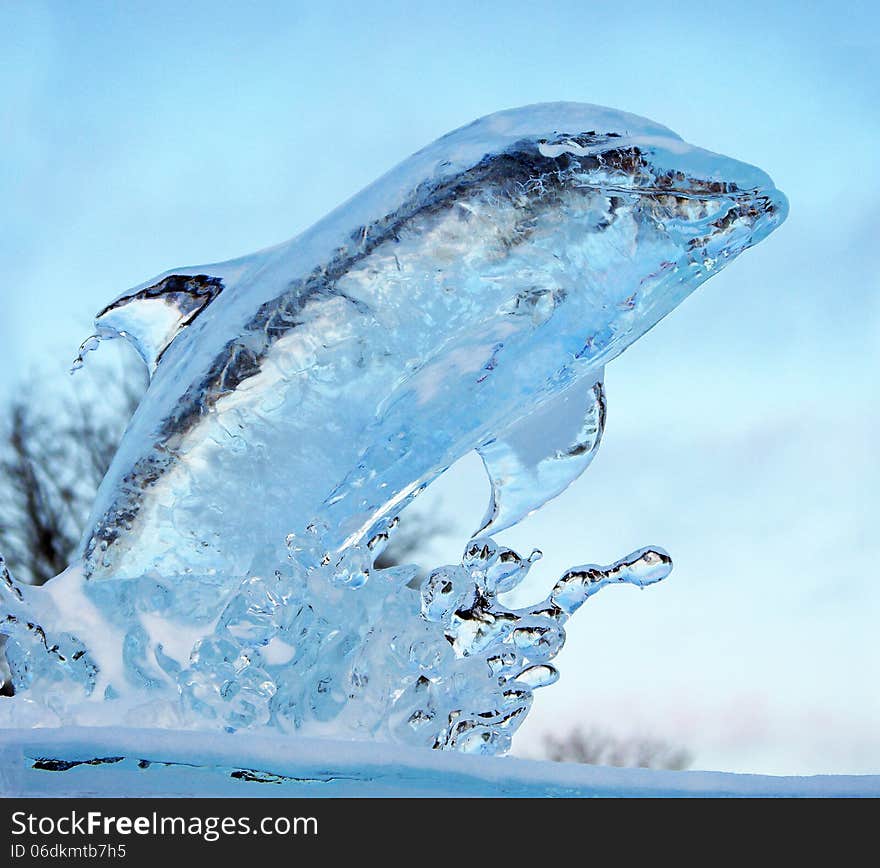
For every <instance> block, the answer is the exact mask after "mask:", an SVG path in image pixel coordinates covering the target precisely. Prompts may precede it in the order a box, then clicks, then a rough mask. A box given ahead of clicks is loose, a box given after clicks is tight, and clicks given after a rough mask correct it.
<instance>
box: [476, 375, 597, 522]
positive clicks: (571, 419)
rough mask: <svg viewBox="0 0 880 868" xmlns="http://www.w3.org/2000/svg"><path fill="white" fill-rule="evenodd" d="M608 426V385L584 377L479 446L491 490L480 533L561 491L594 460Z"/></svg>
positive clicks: (523, 513) (519, 517)
mask: <svg viewBox="0 0 880 868" xmlns="http://www.w3.org/2000/svg"><path fill="white" fill-rule="evenodd" d="M604 427H605V390H604V387H603V385H602V379H601V375H600V378H599V380H597V381H593V379H592V378H585V379H582V380H581V381H579V382H577V383H575V384H574V385H573V386H570V387H569V388H568V389H567V390H566V391H564V392H562V393H561V394H560V395H559V396H558V397H556V398H554V399H553V400H551V401H548V402H546V403H545V404H542V405H539V406H538V408H537V409H535V410H533V411H532V412H531V413H530V414H529V415H528V416H526V417H525V418H524V419H520V420H519V421H517V422H516V423H514V424H513V425H512V426H510V427H509V428H507V429H506V430H505V431H502V432H501V433H500V434H499V435H498V436H497V437H494V438H493V439H492V440H490V441H488V442H487V443H484V444H483V445H482V446H480V447H478V448H477V452H479V453H480V457H481V458H482V459H483V464H484V465H485V467H486V472H487V473H488V474H489V481H490V482H491V484H492V495H491V498H490V500H489V508H488V509H487V511H486V515H485V516H484V517H483V521H482V522H481V525H480V528H479V530H478V531H477V533H476V534H475V535H479V534H483V533H486V532H488V531H492V532H493V533H497V532H498V531H501V530H504V529H505V528H508V527H511V526H512V525H514V524H516V523H517V522H518V521H521V520H522V519H523V518H525V516H527V515H528V514H529V513H530V512H534V510H536V509H538V508H539V507H540V506H543V504H545V503H546V502H547V501H548V500H552V499H553V498H554V497H556V496H557V495H559V494H562V492H563V491H565V489H566V488H568V486H569V485H571V483H572V482H574V480H575V479H577V478H578V476H580V475H581V473H583V472H584V470H586V469H587V466H588V465H589V463H590V462H591V461H592V460H593V455H595V453H596V449H597V448H598V446H599V440H600V439H601V437H602V430H603V428H604Z"/></svg>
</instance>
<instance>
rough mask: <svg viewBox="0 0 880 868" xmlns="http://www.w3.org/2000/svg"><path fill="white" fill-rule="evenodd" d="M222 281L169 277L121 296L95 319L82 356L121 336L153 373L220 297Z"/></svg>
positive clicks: (197, 276)
mask: <svg viewBox="0 0 880 868" xmlns="http://www.w3.org/2000/svg"><path fill="white" fill-rule="evenodd" d="M222 289H223V281H222V280H221V279H220V278H219V277H210V276H208V275H207V274H192V275H190V274H170V275H168V276H167V277H164V278H162V279H161V280H159V281H157V282H156V283H153V284H151V285H150V286H146V287H143V288H141V289H136V290H132V291H131V292H128V293H125V294H124V295H121V296H120V297H119V298H117V299H116V301H114V302H112V303H110V304H109V305H107V307H105V308H104V309H103V310H102V311H100V312H99V313H98V315H97V317H95V327H96V328H97V334H96V335H95V336H94V337H92V338H89V339H88V340H87V341H86V342H85V343H84V344H83V345H82V347H81V349H80V355H79V357H78V359H77V362H75V363H74V369H75V368H76V367H78V366H79V365H81V364H82V357H83V354H84V353H85V352H87V351H89V350H92V349H94V348H95V347H96V346H97V343H98V341H99V340H101V339H104V338H115V337H124V338H126V339H127V340H128V341H129V342H130V343H131V344H132V346H133V347H134V348H135V350H137V352H138V355H139V356H140V357H141V358H142V359H143V360H144V363H145V364H146V366H147V368H148V369H149V372H150V376H152V375H153V372H154V371H155V370H156V366H157V365H158V364H159V360H160V359H161V358H162V354H163V353H164V352H165V350H167V349H168V347H169V346H170V345H171V342H172V341H173V340H174V339H175V337H177V335H178V334H179V333H180V332H181V331H182V330H183V329H185V328H186V327H187V326H188V325H190V324H191V323H192V322H193V320H194V319H195V318H196V317H197V316H198V315H199V314H200V313H201V312H202V311H203V310H204V309H205V308H206V307H207V306H208V305H209V304H210V303H211V302H212V301H213V300H214V299H215V298H216V297H217V296H218V295H219V294H220V292H221V291H222Z"/></svg>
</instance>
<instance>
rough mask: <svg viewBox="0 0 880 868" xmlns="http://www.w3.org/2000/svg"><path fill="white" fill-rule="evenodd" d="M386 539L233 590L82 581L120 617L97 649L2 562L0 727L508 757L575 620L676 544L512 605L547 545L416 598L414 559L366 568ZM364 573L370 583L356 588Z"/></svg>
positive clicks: (90, 595) (590, 570) (462, 567)
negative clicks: (338, 559)
mask: <svg viewBox="0 0 880 868" xmlns="http://www.w3.org/2000/svg"><path fill="white" fill-rule="evenodd" d="M380 546H381V543H379V544H377V545H375V546H374V549H373V551H369V550H367V551H363V550H352V551H350V552H349V553H348V554H347V555H346V558H345V564H344V566H343V567H342V568H340V566H339V565H336V566H330V565H324V566H317V567H313V568H312V569H303V568H302V567H301V565H300V564H299V562H298V561H297V559H296V557H295V556H294V555H291V557H290V558H288V559H287V562H286V564H285V565H284V566H283V568H281V569H278V570H276V571H274V573H273V574H272V575H270V576H267V577H263V576H250V577H248V578H246V579H245V580H244V581H243V582H242V583H241V585H240V586H239V588H238V589H237V590H236V591H235V592H234V593H233V594H232V595H231V596H228V597H223V596H220V597H218V596H217V595H216V594H213V595H212V594H210V593H206V590H207V589H206V588H205V587H204V585H203V583H201V582H199V583H197V586H196V584H194V585H193V586H191V587H190V586H188V583H186V582H184V583H183V584H181V583H173V584H172V583H168V582H164V581H162V580H161V579H160V578H158V577H152V578H147V577H143V578H141V579H135V580H128V581H124V582H112V583H111V582H105V583H98V584H95V583H92V584H85V583H83V582H82V579H81V577H80V582H81V586H82V592H83V593H84V595H85V598H86V599H87V600H89V601H90V602H91V603H92V604H93V605H94V606H96V607H98V608H99V609H100V610H101V611H102V612H106V613H108V614H109V621H108V622H107V623H106V624H104V625H103V631H104V634H105V635H104V640H103V642H100V643H96V645H98V646H99V647H96V648H94V649H87V648H86V646H85V645H84V644H83V643H82V642H80V641H79V640H78V639H77V638H76V636H75V635H73V634H72V633H71V632H68V631H67V630H65V629H64V628H65V626H66V625H67V624H68V623H70V625H71V626H72V627H74V628H75V626H76V624H77V623H78V621H79V620H80V617H81V615H80V613H79V612H73V613H66V612H65V611H64V610H63V609H62V608H60V607H58V606H56V607H54V611H53V612H52V614H49V615H48V617H49V621H47V624H51V625H52V626H51V627H48V628H47V627H44V626H43V625H42V624H37V623H36V622H35V621H34V620H33V615H34V611H33V605H32V604H33V599H34V598H36V597H38V596H39V594H40V593H41V592H40V589H35V588H26V587H21V586H19V585H17V584H16V583H15V582H14V581H13V579H12V578H11V576H10V575H9V572H8V570H7V569H6V568H5V566H4V565H2V564H0V578H2V580H3V584H4V586H5V588H6V590H7V592H8V594H10V595H11V600H8V601H7V612H6V615H5V623H4V625H3V631H4V632H5V633H6V634H7V636H8V639H7V646H6V654H7V659H8V661H9V665H10V669H11V672H12V678H13V684H14V687H15V691H16V699H15V700H14V701H13V702H4V703H3V704H2V705H0V726H2V725H9V724H17V725H37V724H39V725H58V724H77V723H92V724H95V723H101V724H102V725H111V724H122V725H128V726H142V725H145V724H151V725H154V726H161V727H172V728H173V727H178V728H179V727H185V728H196V729H198V728H223V729H225V730H227V731H237V730H257V729H262V728H266V727H271V728H275V729H280V730H281V731H284V732H294V731H301V732H302V733H303V734H306V735H309V734H313V735H328V734H332V735H333V736H334V737H349V738H371V739H377V740H383V741H387V740H392V741H398V742H401V743H408V744H413V745H421V746H424V747H432V748H442V749H454V750H459V751H465V752H477V753H498V752H503V751H506V750H507V749H508V748H509V747H510V740H511V738H512V736H513V734H514V732H515V731H516V729H517V728H518V727H519V726H520V724H521V723H522V722H523V720H524V719H525V715H526V714H527V712H528V710H529V708H530V707H531V703H532V694H533V691H534V690H535V689H537V688H539V687H545V686H548V685H550V684H553V683H554V682H555V681H556V680H557V678H558V673H557V670H556V668H555V667H554V666H553V665H552V663H551V661H552V660H553V658H554V657H555V656H556V655H557V654H558V652H559V651H560V650H561V648H562V646H563V644H564V642H565V629H564V625H565V624H566V622H567V621H568V619H569V617H571V615H572V614H573V613H574V612H575V611H577V609H579V608H580V607H581V606H582V605H583V603H585V602H586V601H587V599H589V598H590V597H591V596H592V595H593V594H595V593H596V592H597V591H599V590H601V589H602V588H603V587H605V586H606V585H609V584H614V583H625V584H631V585H636V586H638V587H645V586H646V585H649V584H653V583H654V582H657V581H660V580H661V579H663V578H665V577H666V575H668V573H669V571H670V569H671V561H670V559H669V557H668V555H666V553H665V552H663V551H662V550H660V549H642V550H639V551H637V552H634V553H633V554H631V555H629V556H628V557H627V558H624V559H623V560H621V561H618V562H617V563H615V564H612V565H611V566H609V567H599V566H596V565H593V564H590V565H586V566H581V567H576V568H574V569H571V570H569V571H567V572H566V574H565V575H564V576H562V578H561V579H560V580H559V581H558V582H557V583H556V584H555V586H554V587H553V589H552V591H551V592H550V594H549V595H548V596H547V597H546V598H545V599H544V600H542V601H541V602H540V603H537V604H536V605H533V606H529V607H527V608H523V609H510V608H507V607H506V606H504V605H503V603H502V602H501V601H500V600H499V599H498V598H499V595H501V594H504V593H506V592H508V591H510V590H512V589H513V588H515V587H516V586H517V585H519V584H520V582H522V581H523V579H524V578H525V577H526V575H527V574H528V571H529V568H530V567H531V566H532V564H533V563H534V562H535V561H537V560H538V559H539V557H540V553H539V552H537V551H535V552H533V553H532V554H531V555H530V556H529V557H528V558H522V557H520V556H519V555H518V554H517V553H516V552H514V551H513V550H512V549H509V548H505V547H504V546H499V545H497V544H496V543H495V542H494V541H493V540H492V539H490V538H488V537H482V538H478V539H474V540H472V541H471V542H470V543H469V544H468V546H467V549H466V550H465V553H464V556H463V557H462V560H461V562H460V563H459V564H455V565H448V566H444V567H439V568H437V569H435V570H434V571H433V572H431V574H430V575H429V576H427V578H425V579H424V581H422V583H421V585H420V587H419V588H418V590H416V589H413V588H412V587H411V586H410V585H411V583H412V580H413V578H414V576H415V573H416V568H415V567H406V566H403V567H392V568H389V569H374V568H373V567H372V560H373V558H374V557H375V556H376V555H377V554H378V552H379V550H380ZM361 572H363V573H364V574H365V575H364V580H358V581H354V582H353V581H351V576H352V574H353V573H361ZM68 579H70V577H68ZM366 579H369V581H366ZM60 602H63V601H60V600H58V601H56V603H60ZM80 602H82V601H80ZM40 608H41V609H42V610H43V612H44V613H46V614H48V612H49V609H50V607H48V606H47V605H46V603H45V601H43V602H42V603H41V604H40ZM414 610H415V612H416V613H418V612H419V610H420V613H421V614H420V616H419V615H416V616H414ZM187 612H188V615H189V621H190V624H189V627H188V628H187V629H185V630H184V631H183V633H182V634H181V632H179V631H180V627H181V625H182V623H183V621H184V617H185V613H187ZM159 623H161V624H162V625H163V626H162V627H159V626H157V624H159ZM47 630H48V632H47ZM120 657H121V663H122V665H121V666H119V665H114V663H113V660H114V658H120ZM4 712H5V714H4Z"/></svg>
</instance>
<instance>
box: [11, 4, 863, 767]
mask: <svg viewBox="0 0 880 868" xmlns="http://www.w3.org/2000/svg"><path fill="white" fill-rule="evenodd" d="M184 7H185V8H184ZM878 24H880V20H878V13H877V11H875V8H874V7H873V4H869V3H850V4H847V6H846V10H845V14H844V12H843V10H842V8H841V6H840V5H839V4H832V3H824V4H823V3H816V4H810V6H809V8H805V6H804V5H802V4H800V3H777V4H768V3H748V2H744V3H738V4H736V5H735V7H734V6H733V5H730V6H728V7H725V8H723V9H722V8H720V7H717V8H716V7H708V6H706V4H705V3H677V4H674V5H670V4H647V3H617V4H607V3H603V4H591V3H584V2H577V3H563V2H559V3H553V2H548V3H543V4H535V3H516V2H505V3H481V4H473V3H444V4H436V3H427V2H424V3H408V4H395V3H388V2H383V3H372V4H371V3H366V2H361V3H334V2H328V3H325V4H314V3H310V4H297V3H277V4H273V3H251V4H246V3H238V4H222V3H217V2H212V3H189V4H177V3H165V2H153V3H149V4H147V3H126V4H117V3H99V2H86V3H78V4H71V3H62V2H54V3H40V2H30V3H27V4H24V3H4V4H0V202H2V208H0V300H2V308H0V310H2V313H0V395H7V394H9V393H10V392H11V391H12V390H14V389H15V388H16V387H17V384H19V383H20V382H21V381H22V380H23V378H24V377H25V376H26V375H28V374H29V373H30V372H31V371H33V370H37V371H39V373H40V375H41V376H42V377H43V378H44V381H45V382H46V383H51V382H52V381H53V379H57V378H60V377H62V376H64V371H65V370H66V367H67V365H68V364H69V361H70V359H71V357H72V355H73V352H74V350H75V348H76V346H77V345H78V343H79V341H80V340H81V339H82V338H83V337H85V336H86V335H87V334H88V333H89V324H90V319H91V315H92V314H93V313H94V312H95V311H96V310H98V309H99V308H100V307H101V306H102V305H103V304H105V303H106V302H107V301H108V300H110V299H111V298H113V297H115V296H116V295H117V294H118V293H119V292H121V291H122V290H123V289H125V288H127V287H129V286H131V285H134V284H137V283H139V282H141V281H142V280H144V279H146V278H148V277H150V276H152V275H154V274H156V273H158V272H161V271H163V270H165V269H167V268H171V267H174V266H180V265H188V264H199V263H206V262H212V261H217V260H222V259H227V258H230V257H232V256H235V255H238V254H243V253H248V252H251V251H253V250H255V249H257V248H260V247H264V246H267V245H269V244H272V243H275V242H278V241H282V240H284V239H286V238H288V237H290V236H292V235H294V234H296V233H297V232H299V231H301V230H302V229H304V228H306V227H307V226H308V225H310V224H311V223H312V222H313V221H315V220H316V219H318V218H319V217H321V216H322V215H323V214H324V213H326V211H328V210H329V209H330V208H332V207H333V206H335V205H336V204H338V203H339V202H340V201H342V200H344V199H345V198H347V197H348V196H350V195H351V194H352V193H353V192H355V191H356V190H358V189H359V188H360V187H362V186H364V185H365V184H367V183H369V182H370V181H371V180H373V179H374V178H375V177H376V176H377V175H379V174H380V173H381V172H383V171H384V170H386V169H387V168H389V167H391V166H392V165H394V164H395V163H397V162H398V161H399V160H401V159H402V158H404V157H406V156H407V155H408V154H410V153H411V152H412V151H414V150H416V149H417V148H419V147H421V146H422V145H424V144H425V143H427V142H429V141H431V140H432V139H434V138H436V137H437V136H439V135H441V134H443V133H444V132H447V131H448V130H450V129H452V128H454V127H457V126H459V125H461V124H463V123H467V122H468V121H470V120H472V119H474V118H475V117H478V116H480V115H483V114H486V113H489V112H492V111H495V110H497V109H500V108H506V107H510V106H515V105H522V104H526V103H530V102H537V101H544V100H559V99H567V100H578V101H584V102H594V103H599V104H604V105H610V106H614V107H616V108H621V109H625V110H628V111H631V112H635V113H637V114H642V115H646V116H648V117H650V118H652V119H654V120H657V121H659V122H661V123H664V124H666V125H668V126H670V127H672V128H673V129H674V130H676V131H677V132H679V133H680V134H681V135H682V136H683V137H684V138H686V139H688V140H689V141H691V142H693V143H694V144H697V145H700V146H703V147H706V148H709V149H712V150H717V151H720V152H722V153H725V154H728V155H729V156H732V157H736V158H738V159H742V160H745V161H747V162H752V163H755V164H756V165H758V166H760V167H761V168H763V169H765V170H766V171H767V172H769V174H770V175H771V176H772V177H773V178H774V180H775V181H776V183H777V185H778V186H779V187H780V188H781V189H782V190H784V191H785V192H786V194H787V195H788V196H789V199H790V202H791V215H790V217H789V220H788V222H787V223H786V224H785V225H784V226H783V227H782V228H781V229H780V230H779V231H778V232H777V233H775V234H774V235H773V236H772V237H771V238H770V239H769V240H768V241H766V242H765V243H764V244H762V245H761V246H760V247H758V248H756V249H755V250H753V251H750V252H749V253H748V254H746V255H745V256H744V257H742V259H740V260H738V261H737V262H736V263H734V264H733V265H732V266H731V267H730V268H729V269H727V270H726V271H724V272H723V273H721V274H720V275H719V276H717V277H716V278H713V279H712V280H711V281H710V282H709V283H707V284H706V285H705V286H704V287H702V288H701V289H700V290H699V291H698V292H697V293H696V294H695V295H694V296H693V297H692V298H691V299H689V300H688V301H687V302H686V303H685V304H684V305H683V306H682V307H681V308H680V309H678V310H677V311H675V312H674V313H673V314H672V315H671V316H670V317H669V318H668V319H667V320H666V321H665V322H663V323H662V324H661V325H660V326H658V327H657V328H656V329H655V330H654V331H653V332H651V333H650V334H649V335H648V336H646V337H645V338H644V339H643V340H641V341H639V342H638V343H637V344H636V345H635V346H633V347H632V348H631V349H630V350H629V351H628V352H627V353H626V354H625V355H624V356H623V357H621V358H620V359H618V360H617V361H616V362H614V363H613V364H612V365H611V366H610V368H609V370H608V372H607V380H606V384H607V389H608V401H609V421H608V429H607V433H606V438H605V441H604V443H603V446H602V449H601V450H600V453H599V455H598V457H597V459H596V461H595V463H594V465H593V467H592V468H591V469H590V470H589V471H588V473H587V474H586V475H585V476H584V478H582V479H581V480H580V481H579V482H578V483H577V484H576V485H575V486H573V487H572V488H571V489H570V490H569V491H568V492H567V493H566V494H565V495H564V496H563V497H561V498H559V499H558V500H557V501H556V502H554V503H553V504H551V505H549V506H548V507H547V508H546V509H545V510H542V511H541V512H540V513H538V514H536V515H535V516H533V517H531V518H530V519H528V520H527V521H526V522H524V523H523V524H522V525H521V526H520V527H518V528H516V529H514V530H513V531H511V532H509V533H508V534H507V535H506V538H505V541H507V542H508V543H510V544H513V545H515V546H521V547H522V548H529V547H530V546H533V545H536V546H539V547H541V548H542V549H543V550H544V551H545V553H546V557H545V560H544V561H543V562H542V564H541V570H540V571H537V570H536V572H540V575H538V576H537V577H536V579H535V583H536V584H535V585H534V586H533V588H532V590H533V591H534V593H536V594H537V593H539V592H540V591H541V590H542V588H541V587H540V584H541V582H542V581H543V582H544V583H545V584H546V583H549V582H551V581H552V580H553V579H554V578H555V577H556V576H557V575H558V573H559V572H560V571H561V570H563V569H564V568H565V567H567V566H569V565H570V564H571V563H575V562H582V561H597V562H606V561H610V560H613V559H615V558H617V557H619V556H621V555H623V554H625V553H626V552H628V551H630V550H631V549H633V548H636V547H638V546H641V545H646V544H649V543H658V544H661V545H663V546H665V547H666V548H667V549H668V550H669V551H670V553H671V554H672V555H673V558H674V560H675V562H676V567H675V570H674V571H673V573H672V576H671V577H670V578H669V579H668V580H667V581H666V582H664V583H663V584H661V585H660V586H657V587H654V588H651V589H649V590H646V591H644V592H641V593H639V592H636V591H633V590H631V589H626V588H620V589H609V590H607V591H605V592H604V593H603V594H602V595H600V596H599V597H597V598H596V599H594V600H593V601H592V602H591V603H590V605H589V606H588V607H586V608H585V610H584V611H582V612H581V613H580V614H579V615H578V619H577V620H576V621H575V622H574V623H573V624H572V626H571V630H570V641H569V644H568V646H567V647H566V649H565V651H564V652H563V654H562V655H561V657H560V660H559V662H560V666H561V668H562V673H563V677H562V680H561V682H560V683H559V684H558V685H557V686H556V687H554V688H551V689H549V690H546V691H544V692H543V694H542V695H540V696H539V697H538V701H537V702H536V706H535V710H534V712H533V714H532V718H531V719H530V720H529V722H528V723H527V724H526V727H525V729H524V730H523V732H522V735H521V739H520V743H519V745H518V750H520V751H521V752H523V753H536V752H537V751H538V750H539V748H540V739H541V737H542V733H543V732H545V731H547V730H548V729H549V728H550V727H551V726H553V725H555V724H556V723H557V722H558V721H560V720H561V721H565V722H567V723H568V722H570V723H571V725H574V724H575V723H577V722H578V721H583V722H585V723H586V724H587V725H590V724H596V725H600V726H604V727H608V728H614V729H617V730H618V731H632V732H640V733H647V734H650V735H654V736H656V737H661V738H666V739H669V740H672V741H674V742H676V743H680V744H684V745H688V746H690V747H691V748H692V749H693V751H694V753H695V754H696V763H697V765H699V766H703V767H715V768H730V769H751V770H754V771H768V772H810V771H839V772H862V771H874V772H878V771H880V735H878V732H880V695H878V689H877V685H878V684H880V649H878V642H877V639H876V625H877V619H878V615H880V590H878V588H880V583H878V581H877V577H876V575H875V574H876V564H877V562H878V555H880V534H878V531H877V527H878V519H880V495H878V492H880V472H878V462H877V445H876V444H877V442H878V439H880V438H878V434H880V413H878V408H877V386H876V379H877V373H878V370H880V364H878V363H880V351H878V346H880V341H878V338H880V293H878V278H877V269H876V264H875V261H874V250H875V247H876V234H877V230H876V221H877V218H878V216H880V214H878V211H880V205H878V195H877V194H878V191H880V169H878V162H877V154H876V142H877V141H878V132H880V116H878V112H877V108H876V95H877V92H878V83H880V81H878V80H880V75H878V73H880V69H878V66H880V63H878V57H880V46H878V36H877V33H878ZM47 388H48V386H47ZM468 461H469V459H468ZM474 466H475V465H474V464H473V463H470V464H468V463H467V462H466V463H465V466H464V467H459V468H454V469H453V471H451V472H450V474H448V477H447V478H445V479H443V480H442V481H441V482H440V483H438V491H436V492H434V493H433V494H431V495H430V496H431V497H433V498H435V499H436V501H437V503H438V504H440V505H441V507H442V508H444V509H446V510H448V511H449V512H450V513H451V514H455V515H462V516H465V517H466V518H467V521H464V520H462V522H461V526H460V527H458V528H457V530H458V532H459V534H460V535H459V537H456V538H454V539H452V540H449V541H446V542H442V541H438V544H437V549H438V551H437V556H438V557H440V556H441V555H446V554H449V556H450V557H452V556H456V552H455V549H457V548H458V546H459V542H460V541H461V540H462V539H463V536H464V535H465V534H466V533H467V531H468V530H470V529H471V528H470V525H471V524H473V523H474V522H475V521H476V519H477V518H478V517H479V515H480V514H481V513H482V509H483V506H484V498H485V497H486V496H487V492H486V489H485V487H484V486H483V483H482V482H480V481H475V480H477V474H475V473H471V472H470V471H471V470H472V469H473V468H474ZM470 516H472V517H473V521H472V520H471V518H470ZM444 547H446V548H444ZM578 621H579V622H580V623H578Z"/></svg>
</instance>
